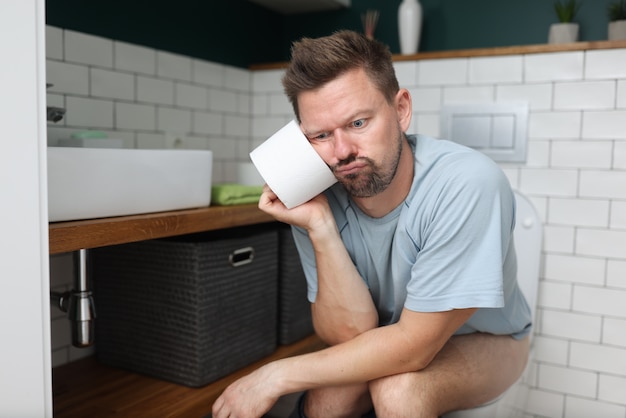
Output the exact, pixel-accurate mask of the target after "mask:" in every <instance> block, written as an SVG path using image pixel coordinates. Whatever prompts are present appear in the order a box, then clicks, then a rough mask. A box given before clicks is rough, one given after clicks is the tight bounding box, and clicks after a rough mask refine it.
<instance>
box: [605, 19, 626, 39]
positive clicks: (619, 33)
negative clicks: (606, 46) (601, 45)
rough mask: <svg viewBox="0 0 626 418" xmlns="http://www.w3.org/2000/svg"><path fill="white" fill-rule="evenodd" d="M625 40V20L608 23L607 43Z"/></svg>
mask: <svg viewBox="0 0 626 418" xmlns="http://www.w3.org/2000/svg"><path fill="white" fill-rule="evenodd" d="M622 39H626V20H614V21H613V22H609V41H617V40H622Z"/></svg>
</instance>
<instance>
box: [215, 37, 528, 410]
mask: <svg viewBox="0 0 626 418" xmlns="http://www.w3.org/2000/svg"><path fill="white" fill-rule="evenodd" d="M283 84H284V86H285V91H286V93H287V96H288V97H289V99H290V101H291V103H292V104H293V107H294V111H295V114H296V116H297V118H298V121H299V122H300V127H301V129H302V131H303V132H304V134H305V135H306V136H307V138H308V139H309V141H310V143H311V144H312V146H313V147H314V148H315V150H316V151H317V152H318V154H319V155H320V156H321V157H322V158H323V159H324V161H325V162H326V163H327V164H328V166H329V167H330V168H331V169H332V170H333V172H334V174H335V176H336V177H337V180H338V183H337V184H335V185H334V186H333V187H331V188H330V189H329V190H327V191H326V192H324V193H322V194H321V195H319V196H317V197H315V198H313V199H312V200H311V201H309V202H307V203H305V204H303V205H301V206H298V207H296V208H293V209H291V210H288V209H286V208H285V206H284V205H283V204H282V203H281V202H280V200H278V198H277V196H276V195H275V194H274V193H273V192H272V191H271V190H270V189H269V188H268V187H267V186H266V187H265V190H264V193H263V195H262V197H261V200H260V202H259V207H260V208H261V209H262V210H263V211H265V212H267V213H269V214H271V215H273V216H274V217H275V218H276V219H278V220H280V221H283V222H287V223H289V224H291V225H293V231H294V237H295V240H296V243H297V245H298V249H299V251H300V256H301V259H302V263H303V267H304V270H305V274H306V276H307V282H308V297H309V300H310V302H311V307H312V313H313V322H314V325H315V330H316V332H317V334H318V335H319V336H320V338H322V339H323V340H324V341H325V342H326V343H328V344H329V346H330V347H329V348H327V349H324V350H321V351H318V352H315V353H310V354H306V355H302V356H297V357H293V358H288V359H283V360H279V361H276V362H273V363H270V364H268V365H266V366H264V367H262V368H260V369H258V370H257V371H255V372H253V373H252V374H250V375H248V376H246V377H244V378H242V379H240V380H238V381H237V382H235V383H234V384H232V385H231V386H230V387H228V388H227V389H226V391H225V392H224V393H223V394H222V396H221V397H220V398H219V399H218V400H217V401H216V402H215V404H214V406H213V416H214V417H215V418H222V417H240V418H241V417H260V416H262V415H263V414H264V413H265V412H267V411H268V410H269V409H270V408H271V406H272V405H273V403H274V402H275V401H276V400H277V399H278V398H279V397H280V396H282V395H284V394H287V393H293V392H300V391H306V392H305V394H304V396H303V397H302V398H300V402H299V405H298V410H297V411H295V415H294V416H305V417H309V418H315V417H323V418H329V417H360V416H362V415H364V414H368V413H369V412H370V411H371V410H372V408H373V409H374V411H375V414H376V416H377V417H378V418H386V417H406V418H416V417H437V416H439V415H441V414H443V413H445V412H448V411H452V410H458V409H467V408H471V407H475V406H478V405H481V404H482V403H485V402H487V401H490V400H492V399H494V398H496V397H497V396H498V395H500V394H501V393H502V392H503V391H504V390H506V389H507V388H508V387H509V386H510V385H511V384H512V383H513V382H515V380H517V378H518V377H519V376H520V374H521V372H522V371H523V368H524V366H525V364H526V360H527V355H528V334H529V333H530V327H531V324H530V310H529V307H528V305H527V304H526V302H525V300H524V298H523V296H522V294H521V292H520V290H519V288H518V286H517V282H516V278H515V275H516V259H515V251H514V248H513V237H512V231H513V227H514V223H515V216H514V211H515V201H514V196H513V193H512V191H511V188H510V186H509V184H508V181H507V180H506V177H505V176H504V175H503V173H502V172H501V170H499V168H498V167H497V165H496V164H495V163H493V162H492V161H491V160H490V159H488V158H487V157H485V156H484V155H482V154H480V153H478V152H476V151H473V150H470V149H468V148H465V147H462V146H460V145H457V144H454V143H451V142H449V141H443V140H435V139H432V138H429V137H425V136H421V135H420V136H407V135H405V133H404V132H405V131H406V130H407V129H408V127H409V124H410V121H411V113H412V110H411V109H412V107H411V106H412V105H411V97H410V95H409V92H408V91H407V90H406V89H400V88H399V86H398V82H397V80H396V78H395V74H394V70H393V66H392V61H391V55H390V53H389V51H388V49H387V48H386V47H384V46H383V45H382V44H380V43H378V42H376V41H370V40H367V39H366V38H365V37H364V36H361V35H359V34H356V33H353V32H348V31H342V32H338V33H336V34H334V35H332V36H329V37H324V38H320V39H303V40H301V41H300V42H297V43H296V44H295V45H294V47H293V50H292V61H291V64H290V66H289V68H288V70H287V72H286V75H285V77H284V79H283Z"/></svg>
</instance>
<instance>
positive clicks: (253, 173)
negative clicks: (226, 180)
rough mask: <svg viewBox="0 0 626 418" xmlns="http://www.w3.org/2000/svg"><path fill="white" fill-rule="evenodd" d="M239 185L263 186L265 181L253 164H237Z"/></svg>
mask: <svg viewBox="0 0 626 418" xmlns="http://www.w3.org/2000/svg"><path fill="white" fill-rule="evenodd" d="M237 183H239V184H243V185H244V186H263V183H265V181H264V180H263V177H261V175H260V174H259V171H258V170H257V169H256V167H255V166H254V164H252V163H238V164H237Z"/></svg>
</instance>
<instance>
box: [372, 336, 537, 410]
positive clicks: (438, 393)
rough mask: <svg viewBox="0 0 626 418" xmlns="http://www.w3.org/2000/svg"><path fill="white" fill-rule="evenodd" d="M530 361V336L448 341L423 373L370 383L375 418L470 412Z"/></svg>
mask: <svg viewBox="0 0 626 418" xmlns="http://www.w3.org/2000/svg"><path fill="white" fill-rule="evenodd" d="M527 359H528V338H526V339H524V340H522V341H517V340H514V339H513V338H511V337H509V336H495V335H490V334H480V333H478V334H469V335H463V336H458V337H452V338H451V339H450V341H448V343H446V345H445V346H444V347H443V349H442V350H441V352H440V353H439V354H438V355H437V357H435V359H434V360H433V361H432V362H431V363H430V364H429V365H428V367H426V368H425V369H424V370H421V371H419V372H414V373H404V374H400V375H395V376H388V377H384V378H380V379H377V380H375V381H372V382H370V393H371V396H372V400H373V403H374V407H375V410H376V415H377V417H378V418H396V417H398V418H401V417H412V418H419V417H429V418H435V417H437V416H439V415H442V414H444V413H446V412H450V411H455V410H459V409H468V408H473V407H476V406H479V405H482V404H483V403H485V402H488V401H490V400H492V399H494V398H496V397H497V396H499V395H500V394H501V393H503V392H504V391H505V390H506V389H507V388H508V387H509V386H511V385H512V384H513V383H514V382H515V381H516V380H517V379H518V378H519V376H520V375H521V373H522V372H523V370H524V367H525V365H526V361H527Z"/></svg>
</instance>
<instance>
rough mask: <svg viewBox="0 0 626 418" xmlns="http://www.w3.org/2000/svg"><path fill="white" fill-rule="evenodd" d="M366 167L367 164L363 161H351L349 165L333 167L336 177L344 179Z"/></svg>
mask: <svg viewBox="0 0 626 418" xmlns="http://www.w3.org/2000/svg"><path fill="white" fill-rule="evenodd" d="M366 167H367V163H366V162H365V161H353V162H351V163H348V164H345V165H340V166H338V167H335V169H334V172H335V174H336V175H338V176H341V177H346V176H350V175H355V174H357V173H358V172H360V171H361V170H363V169H364V168H366Z"/></svg>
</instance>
